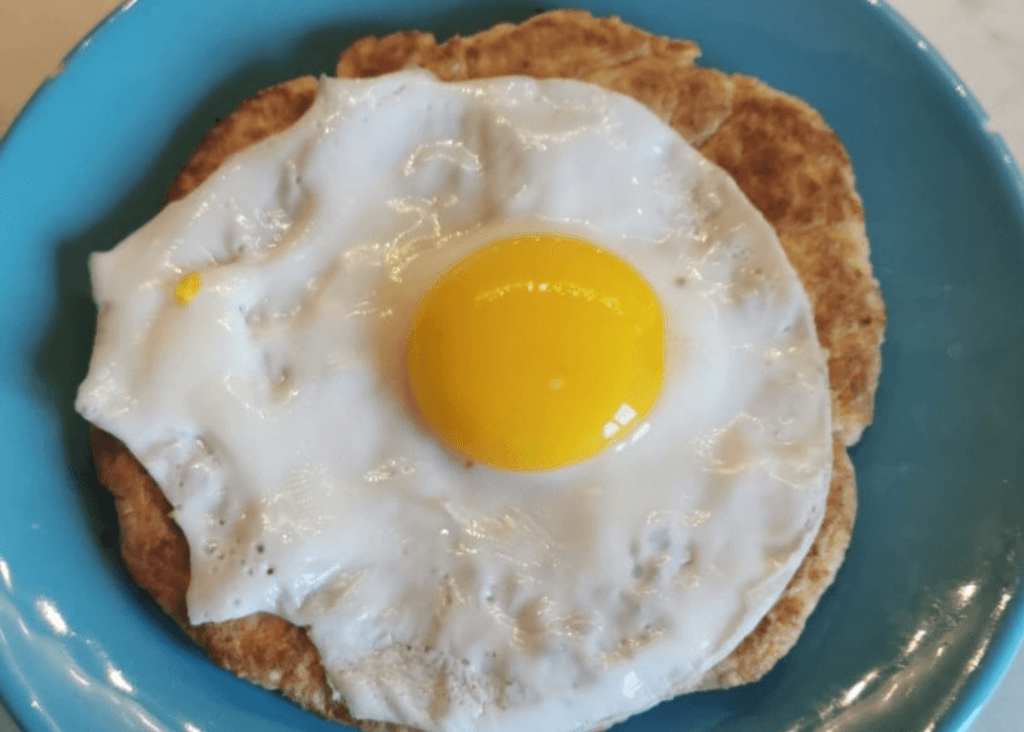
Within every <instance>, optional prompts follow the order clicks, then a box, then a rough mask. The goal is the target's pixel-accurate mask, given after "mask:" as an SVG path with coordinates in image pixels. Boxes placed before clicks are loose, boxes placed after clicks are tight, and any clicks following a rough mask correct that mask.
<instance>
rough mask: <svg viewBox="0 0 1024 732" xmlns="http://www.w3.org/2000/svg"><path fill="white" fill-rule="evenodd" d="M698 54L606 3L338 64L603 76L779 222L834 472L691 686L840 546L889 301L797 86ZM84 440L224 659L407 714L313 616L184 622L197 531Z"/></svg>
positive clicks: (289, 103) (317, 700)
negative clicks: (603, 14)
mask: <svg viewBox="0 0 1024 732" xmlns="http://www.w3.org/2000/svg"><path fill="white" fill-rule="evenodd" d="M699 54H700V51H699V48H698V47H697V46H696V44H694V43H692V42H689V41H681V40H671V39H666V38H660V37H657V36H653V35H651V34H649V33H646V32H645V31H642V30H639V29H637V28H634V27H632V26H629V25H626V24H624V23H622V22H621V21H619V20H618V19H615V18H609V19H595V18H593V17H592V16H590V15H589V14H587V13H584V12H579V11H555V12H551V13H545V14H543V15H539V16H536V17H534V18H533V19H531V20H529V21H527V22H525V23H523V24H522V25H518V26H514V25H507V24H503V25H499V26H495V27H494V28H492V29H490V30H487V31H484V32H482V33H479V34H476V35H474V36H470V37H468V38H460V37H455V38H453V39H451V40H449V41H448V42H446V43H444V44H440V45H439V44H437V43H436V41H435V39H434V37H433V36H431V35H429V34H426V33H419V32H409V33H397V34H393V35H390V36H387V37H385V38H382V39H378V38H364V39H362V40H360V41H358V42H356V43H355V44H353V45H352V46H351V47H350V48H349V49H348V50H346V51H345V52H344V54H343V55H342V56H341V59H340V61H339V63H338V67H337V74H338V76H344V77H367V76H374V75H379V74H382V73H387V72H390V71H395V70H398V69H400V68H403V67H406V66H410V65H419V66H423V67H425V68H426V69H428V70H430V71H432V72H433V73H434V74H435V75H437V76H438V77H440V78H442V79H445V80H459V79H471V78H482V77H488V76H498V75H508V74H526V75H530V76H535V77H539V78H544V77H566V78H576V79H582V80H585V81H589V82H592V83H595V84H600V85H602V86H605V87H607V88H610V89H614V90H616V91H619V92H622V93H625V94H628V95H630V96H633V97H634V98H636V99H637V100H639V101H640V102H642V103H644V104H646V105H647V106H648V107H649V108H651V109H652V110H654V111H655V112H656V113H657V114H658V115H659V116H660V117H661V118H662V119H663V120H665V121H666V122H668V123H669V124H671V125H672V126H673V127H674V128H675V129H676V130H677V131H678V132H679V133H680V134H682V135H683V136H684V137H685V138H686V139H687V140H689V141H690V142H691V143H692V144H694V145H696V146H698V148H699V149H700V151H701V152H702V153H703V154H704V155H705V156H707V157H708V158H709V159H711V160H712V161H714V162H716V163H717V164H719V165H720V166H722V167H723V168H725V169H726V170H727V171H728V172H729V173H730V174H731V175H732V176H733V177H734V178H735V180H736V181H737V183H738V184H739V185H740V187H741V188H742V189H743V191H744V193H746V195H747V196H748V197H749V198H750V200H751V201H752V202H753V203H754V205H755V206H756V207H757V208H758V209H759V210H760V211H761V212H762V214H764V216H765V218H766V219H767V220H768V221H769V222H770V223H771V224H772V226H773V227H774V228H775V230H776V232H777V233H778V235H779V239H780V241H781V243H782V245H783V248H784V249H785V251H786V254H787V256H788V257H789V259H790V261H791V262H792V264H793V266H794V268H795V269H796V271H797V273H798V275H799V276H800V279H801V281H802V282H803V284H804V287H805V289H806V290H807V293H808V296H809V298H810V301H811V303H812V306H813V308H814V313H815V322H816V326H817V329H818V335H819V339H820V341H821V343H822V346H823V347H824V348H825V349H827V350H828V351H829V354H830V357H829V377H830V385H831V392H832V415H833V434H834V450H833V453H834V457H833V459H834V466H833V475H832V481H831V486H830V492H829V496H828V503H827V508H826V514H825V518H824V521H823V524H822V527H821V529H820V531H819V534H818V536H817V538H816V540H815V542H814V544H813V545H812V547H811V550H810V552H809V553H808V554H807V556H806V558H805V559H804V561H803V563H802V565H801V566H800V568H799V570H798V571H797V573H796V575H795V576H794V577H793V579H792V580H791V581H790V583H789V585H788V587H787V588H786V591H785V592H784V594H783V596H782V598H781V599H780V600H779V601H778V603H776V605H775V606H774V607H773V608H772V609H771V610H770V611H769V613H768V614H767V615H766V616H765V617H764V619H763V620H762V621H761V623H760V624H759V625H758V626H757V628H756V629H755V630H754V632H753V633H751V634H750V636H748V637H747V638H746V639H745V640H744V641H743V643H742V644H741V645H740V646H739V647H738V648H737V649H735V650H734V651H733V653H732V654H730V655H729V656H728V657H726V658H725V659H724V660H723V661H721V662H720V663H719V664H718V665H717V666H715V667H714V668H713V669H712V670H711V671H710V672H709V673H708V674H707V675H706V676H705V677H704V678H703V679H702V681H701V683H700V685H699V687H698V688H701V689H714V688H724V687H728V686H734V685H737V684H743V683H748V682H751V681H756V680H757V679H759V678H760V677H761V676H763V675H764V674H765V673H766V672H767V671H768V670H769V669H770V668H771V667H772V666H773V665H774V664H775V663H776V662H777V661H778V660H779V659H780V658H782V657H783V656H784V655H785V654H786V653H787V652H788V651H789V649H790V648H791V647H792V646H793V644H794V643H795V642H796V640H797V638H798V637H799V635H800V632H801V631H802V629H803V627H804V624H805V623H806V621H807V618H808V617H809V615H810V614H811V612H812V611H813V609H814V607H815V606H816V604H817V602H818V600H819V599H820V597H821V595H822V594H823V593H824V591H825V589H826V588H827V587H828V586H829V585H830V584H831V582H832V580H833V579H834V577H835V573H836V571H837V570H838V568H839V565H840V564H841V563H842V560H843V557H844V555H845V552H846V547H847V545H848V543H849V539H850V533H851V531H852V526H853V519H854V514H855V511H856V483H855V478H854V473H853V466H852V464H851V463H850V460H849V457H848V456H847V453H846V449H845V446H847V445H851V444H853V443H855V442H856V441H857V440H858V439H859V437H860V435H861V433H862V431H863V430H864V428H865V427H866V426H867V425H868V424H869V423H870V422H871V417H872V410H873V404H874V393H875V388H876V385H877V381H878V375H879V370H880V347H881V342H882V338H883V333H884V326H885V309H884V305H883V303H882V299H881V294H880V291H879V287H878V283H877V281H876V280H875V279H874V277H873V276H872V273H871V264H870V260H869V258H868V254H869V247H868V241H867V237H866V234H865V228H864V212H863V207H862V205H861V201H860V198H859V196H858V195H857V193H856V190H855V188H854V178H853V172H852V169H851V166H850V161H849V158H848V156H847V154H846V152H845V150H844V149H843V147H842V145H841V143H840V142H839V140H838V139H837V138H836V136H835V134H834V133H833V132H832V131H831V130H830V129H829V128H828V126H827V125H826V124H825V123H824V121H823V120H822V119H821V117H820V116H819V115H818V114H817V112H815V111H814V110H813V109H811V108H810V107H808V106H807V105H806V104H805V103H804V102H802V101H800V100H798V99H795V98H793V97H791V96H788V95H785V94H783V93H781V92H778V91H776V90H774V89H771V88H770V87H767V86H766V85H764V84H762V83H761V82H759V81H757V80H756V79H751V78H747V77H742V76H727V75H725V74H722V73H720V72H718V71H714V70H710V69H702V68H699V67H697V66H694V60H695V59H696V58H697V57H698V56H699ZM316 93H317V82H316V80H315V79H314V78H312V77H302V78H299V79H294V80H292V81H288V82H285V83H283V84H280V85H278V86H276V87H273V88H271V89H268V90H266V91H264V92H262V93H260V94H258V95H257V96H256V97H254V98H253V99H251V100H249V101H246V102H244V103H243V104H242V105H241V107H240V108H239V109H238V110H236V111H235V112H234V113H233V114H231V115H230V116H228V117H226V118H224V119H223V120H220V121H219V122H218V123H217V124H216V126H215V127H214V128H213V129H212V130H211V131H210V132H209V133H208V134H207V135H206V136H205V137H204V138H203V140H202V142H201V144H200V146H199V149H198V150H196V152H195V153H194V154H193V156H192V158H191V159H190V160H189V162H188V163H187V165H186V166H185V167H184V168H183V170H182V171H181V172H180V174H179V175H178V177H177V178H176V180H175V181H174V183H173V185H172V186H171V189H170V192H169V194H168V200H176V199H178V198H180V197H182V196H184V195H186V194H187V193H188V192H189V191H191V190H192V189H194V188H195V187H196V186H198V185H199V184H200V183H201V182H202V181H203V180H204V179H205V178H206V177H207V176H209V175H210V174H211V173H212V172H213V171H214V170H216V168H217V167H218V166H219V165H221V164H222V163H223V162H224V161H225V160H226V159H227V158H228V157H229V156H230V155H232V154H233V153H234V152H237V151H238V150H240V149H242V148H244V147H246V146H247V145H250V144H252V143H254V142H256V141H258V140H260V139H263V138H264V137H267V136H269V135H271V134H273V133H275V132H278V131H281V130H283V129H285V128H287V127H288V126H289V125H291V124H292V123H293V122H295V121H296V120H298V119H299V118H300V117H301V116H302V115H303V113H305V111H306V110H307V109H308V108H309V107H310V105H311V104H312V102H313V100H314V98H315V96H316ZM92 447H93V452H94V455H95V459H96V467H97V472H98V475H99V478H100V481H101V482H102V483H103V484H104V485H106V486H107V487H108V488H109V489H110V490H111V492H112V493H113V494H114V497H115V499H116V505H117V511H118V517H119V522H120V526H121V546H122V554H123V556H124V560H125V563H126V566H127V568H128V570H129V572H130V573H131V574H132V576H133V577H134V578H135V580H136V581H137V582H138V583H139V584H140V585H141V586H142V587H144V588H145V589H147V590H148V591H149V592H150V593H151V594H152V595H153V597H154V598H155V599H156V600H157V602H158V603H159V604H160V605H161V606H162V607H163V608H164V610H165V611H167V612H168V613H169V614H170V615H171V616H172V617H173V618H174V619H175V620H176V621H177V622H178V623H179V624H180V625H181V626H182V627H183V628H184V629H185V631H186V632H187V633H188V634H189V635H190V636H191V637H192V638H193V639H194V640H195V641H196V642H197V643H198V644H199V645H200V646H202V647H203V648H204V649H205V650H206V651H207V653H208V654H209V655H210V657H211V658H212V659H213V660H214V661H215V662H216V663H218V664H220V665H221V666H223V667H225V668H227V669H228V670H230V671H232V672H234V673H235V674H237V675H239V676H241V677H243V678H246V679H249V680H250V681H253V682H254V683H257V684H260V685H261V686H264V687H266V688H269V689H276V690H280V691H281V692H282V693H284V694H285V695H287V696H288V697H290V698H291V699H293V700H294V701H296V702H297V703H299V704H300V705H302V706H303V707H306V708H307V709H309V710H311V711H313V712H316V713H317V714H320V715H321V716H324V717H327V718H330V719H335V720H337V721H340V722H345V723H349V724H356V725H357V726H359V727H361V728H363V729H401V727H397V726H396V725H384V724H380V723H374V722H366V721H362V720H360V721H356V720H353V719H352V718H351V716H350V715H349V714H348V711H347V709H346V707H345V705H344V703H343V700H341V699H340V698H338V696H337V694H335V693H333V691H332V689H331V687H330V686H329V684H328V682H327V677H326V674H325V672H324V669H323V667H322V665H321V663H320V658H319V654H318V652H317V650H316V648H315V647H314V646H313V644H312V643H311V642H310V640H309V639H308V638H307V636H306V633H305V631H304V630H303V629H301V628H299V627H297V626H295V625H292V624H291V623H289V622H288V621H285V620H283V619H281V618H279V617H277V616H273V615H268V614H257V615H252V616H248V617H245V618H241V619H238V620H233V621H229V622H224V623H209V624H203V625H198V626H193V625H190V624H189V622H188V613H187V609H186V604H185V595H186V591H187V589H188V586H189V581H190V569H189V548H188V544H187V542H186V540H185V537H184V535H183V534H182V532H181V530H180V528H179V527H178V525H177V524H176V523H175V522H174V520H173V518H172V516H171V506H170V504H169V503H168V501H167V499H166V498H165V497H164V495H163V493H162V491H161V490H160V488H159V487H158V486H157V485H156V483H155V482H154V481H153V480H152V478H151V477H150V476H149V475H148V474H147V473H146V471H145V469H144V468H143V467H142V465H141V464H140V463H139V462H138V461H137V460H136V459H135V458H134V457H133V456H132V455H131V453H130V452H129V451H128V450H127V448H125V447H124V445H123V444H122V443H121V442H120V441H118V440H117V439H115V438H114V437H112V436H110V435H108V434H106V433H104V432H102V431H100V430H98V429H94V430H93V434H92ZM688 690H689V689H680V690H679V691H680V692H682V691H688Z"/></svg>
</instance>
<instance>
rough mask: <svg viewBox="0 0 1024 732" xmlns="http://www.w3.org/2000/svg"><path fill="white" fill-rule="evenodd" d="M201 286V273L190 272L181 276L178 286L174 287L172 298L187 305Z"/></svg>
mask: <svg viewBox="0 0 1024 732" xmlns="http://www.w3.org/2000/svg"><path fill="white" fill-rule="evenodd" d="M202 286H203V277H202V275H200V274H199V273H198V272H190V273H189V274H187V275H185V276H184V277H182V278H181V281H180V282H179V283H178V286H177V287H175V288H174V299H175V300H177V301H178V303H179V304H181V305H188V304H189V303H190V302H192V299H193V298H194V297H195V296H196V295H197V294H199V288H200V287H202Z"/></svg>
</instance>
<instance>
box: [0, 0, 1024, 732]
mask: <svg viewBox="0 0 1024 732" xmlns="http://www.w3.org/2000/svg"><path fill="white" fill-rule="evenodd" d="M888 2H889V4H890V5H892V6H893V7H894V8H896V10H898V11H899V12H900V13H901V14H902V15H903V16H904V17H905V18H907V20H909V21H910V22H911V24H913V25H914V26H916V27H917V29H918V30H919V31H920V32H921V33H922V35H924V36H925V37H926V38H928V39H929V40H930V41H931V43H932V44H933V46H934V47H935V48H936V49H937V50H938V51H939V53H941V54H942V55H943V57H944V58H945V59H946V60H947V61H948V62H949V64H950V65H951V66H952V67H953V68H954V69H956V70H957V72H958V73H959V74H960V76H961V77H963V79H964V80H965V81H966V83H967V85H968V87H970V89H971V90H972V91H973V92H974V94H975V96H976V97H977V98H978V100H979V101H980V102H981V104H982V106H983V107H984V108H985V109H986V110H987V111H988V113H989V115H990V116H991V117H992V124H993V126H994V128H995V129H996V130H997V131H999V132H1000V133H1001V134H1002V135H1003V137H1004V139H1005V140H1006V143H1007V145H1008V146H1009V148H1010V150H1011V152H1013V154H1014V155H1015V156H1016V158H1017V160H1018V161H1024V0H888ZM117 4H118V0H74V1H71V0H4V2H3V3H2V4H0V49H2V55H3V64H2V67H0V134H2V133H3V131H4V130H6V129H7V127H8V125H10V123H11V122H12V121H13V119H14V117H15V116H16V115H17V113H18V111H19V110H20V109H21V107H22V106H23V105H24V103H25V102H26V101H27V100H28V98H29V96H30V95H31V94H32V91H33V90H34V89H35V88H36V87H37V86H38V85H39V83H40V82H42V80H43V79H44V78H46V76H47V75H49V74H51V73H54V72H56V71H57V70H58V68H59V64H60V59H61V58H62V57H63V55H64V54H65V53H66V52H67V51H68V50H69V49H70V48H71V47H72V46H73V45H74V44H75V42H77V41H78V39H79V38H81V37H82V36H84V35H85V34H86V33H88V32H89V30H90V29H91V28H92V27H93V26H94V25H95V24H96V23H98V22H99V21H100V19H102V18H103V17H104V16H105V15H106V14H107V13H108V12H110V11H111V10H112V9H113V8H114V7H115V6H116V5H117ZM971 730H972V732H1024V654H1020V655H1018V657H1017V659H1016V661H1015V662H1014V663H1013V665H1012V666H1011V668H1010V670H1009V672H1008V673H1007V675H1006V678H1005V679H1004V680H1003V683H1002V685H1001V687H1000V688H999V690H998V691H997V692H996V694H995V696H994V697H993V699H992V701H991V702H990V703H989V705H988V706H987V707H986V708H985V709H984V710H982V712H981V714H980V715H979V716H978V717H977V719H976V720H975V721H974V724H973V725H972V726H971ZM0 732H17V728H16V727H15V726H14V723H13V722H12V721H11V720H10V718H9V717H8V715H7V714H6V713H5V712H4V711H3V709H2V708H0Z"/></svg>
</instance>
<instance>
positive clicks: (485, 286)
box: [408, 234, 664, 470]
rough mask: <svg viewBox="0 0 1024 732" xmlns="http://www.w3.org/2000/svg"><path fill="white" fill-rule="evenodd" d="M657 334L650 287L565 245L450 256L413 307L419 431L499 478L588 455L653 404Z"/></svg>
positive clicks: (518, 243) (521, 240)
mask: <svg viewBox="0 0 1024 732" xmlns="http://www.w3.org/2000/svg"><path fill="white" fill-rule="evenodd" d="M663 350H664V324H663V319H662V313H661V307H660V305H659V304H658V300H657V298H656V297H655V295H654V292H653V291H652V290H651V288H650V286H649V285H648V284H647V283H646V282H645V281H644V280H643V278H642V277H641V276H640V275H639V274H638V273H637V272H636V271H635V270H634V269H633V268H632V267H630V266H629V265H628V264H626V263H625V262H623V261H622V260H621V259H619V258H618V257H616V256H614V255H612V254H609V253H608V252H606V251H604V250H602V249H600V248H598V247H596V246H594V245H593V244H591V243H589V242H585V241H581V240H579V239H573V238H570V237H566V236H561V235H557V234H537V235H524V236H516V237H510V238H506V239H499V240H497V241H495V242H492V243H491V244H489V245H488V246H486V247H484V248H482V249H479V250H477V251H476V252H474V253H473V254H470V255H469V256H467V257H465V258H464V259H462V260H461V261H460V262H459V263H458V264H456V265H455V266H454V267H453V268H452V269H450V270H448V271H447V272H446V273H445V274H444V275H442V276H441V277H440V279H438V280H437V282H435V283H434V285H433V287H431V289H430V290H429V291H428V292H427V294H426V296H425V297H424V298H423V300H422V302H421V303H420V305H419V309H418V310H417V313H416V318H415V321H414V324H413V329H412V334H411V335H410V337H409V345H408V372H409V382H410V385H411V387H412V391H413V394H414V396H415V399H416V402H417V405H418V407H419V410H420V412H421V414H422V416H423V418H424V419H425V420H426V422H427V424H428V425H429V426H430V428H431V429H432V430H433V431H434V432H435V433H436V434H437V435H438V436H439V437H441V438H442V440H444V441H445V442H447V443H449V444H450V445H451V446H452V447H454V448H455V449H456V450H458V451H460V452H462V453H464V454H465V455H466V456H468V457H469V458H470V459H472V460H476V461H479V462H482V463H486V464H488V465H492V466H494V467H497V468H502V469H507V470H546V469H550V468H557V467H561V466H564V465H569V464H571V463H575V462H578V461H580V460H584V459H586V458H588V457H591V456H593V455H595V454H597V453H598V452H600V451H601V450H603V449H604V448H605V447H607V446H608V445H609V444H610V443H611V442H613V441H614V440H616V439H617V438H619V437H622V436H623V435H626V434H629V433H630V432H631V431H632V429H633V428H634V427H635V426H636V425H638V424H640V422H641V420H642V419H643V417H644V415H645V414H646V413H647V412H648V410H650V408H651V407H652V406H653V404H654V401H655V399H656V398H657V396H658V392H659V391H660V389H661V382H662V374H663V368H664V364H663V361H664V355H663Z"/></svg>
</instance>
